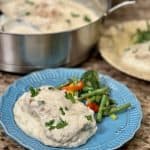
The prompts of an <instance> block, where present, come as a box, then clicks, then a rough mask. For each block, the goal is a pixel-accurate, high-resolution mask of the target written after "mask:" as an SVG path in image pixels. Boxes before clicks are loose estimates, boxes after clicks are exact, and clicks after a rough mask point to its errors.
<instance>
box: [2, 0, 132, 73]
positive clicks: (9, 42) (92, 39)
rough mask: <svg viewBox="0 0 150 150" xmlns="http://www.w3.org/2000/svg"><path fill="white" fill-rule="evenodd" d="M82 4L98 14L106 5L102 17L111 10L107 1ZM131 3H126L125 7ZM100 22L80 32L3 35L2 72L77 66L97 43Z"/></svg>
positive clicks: (100, 0)
mask: <svg viewBox="0 0 150 150" xmlns="http://www.w3.org/2000/svg"><path fill="white" fill-rule="evenodd" d="M79 2H81V3H84V4H86V5H87V6H88V7H90V8H91V9H93V11H95V12H96V13H98V10H99V8H100V5H101V6H102V5H103V7H102V8H103V10H101V11H103V14H105V13H106V12H107V11H108V6H109V3H108V1H106V0H93V1H91V0H79ZM85 2H86V3H85ZM129 3H131V2H129ZM129 3H128V2H126V5H127V4H129ZM98 4H100V5H98ZM120 7H121V6H120ZM101 17H102V15H101V16H100V18H101ZM100 23H101V19H99V20H97V21H96V22H93V23H91V24H89V25H87V26H85V27H82V28H80V29H76V30H73V31H68V32H61V33H55V34H41V35H19V34H18V35H17V34H16V35H15V34H7V33H2V32H0V69H1V70H4V71H10V72H18V73H25V72H29V71H32V70H36V69H43V68H47V67H58V66H73V65H77V64H79V63H80V62H81V61H83V60H84V59H85V58H86V57H87V56H88V54H89V51H90V49H91V47H92V46H93V45H94V44H96V42H97V39H98V36H99V24H100Z"/></svg>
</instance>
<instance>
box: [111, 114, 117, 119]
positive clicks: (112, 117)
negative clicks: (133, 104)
mask: <svg viewBox="0 0 150 150" xmlns="http://www.w3.org/2000/svg"><path fill="white" fill-rule="evenodd" d="M109 116H110V118H111V119H112V120H117V118H118V116H117V115H116V114H111V115H109Z"/></svg>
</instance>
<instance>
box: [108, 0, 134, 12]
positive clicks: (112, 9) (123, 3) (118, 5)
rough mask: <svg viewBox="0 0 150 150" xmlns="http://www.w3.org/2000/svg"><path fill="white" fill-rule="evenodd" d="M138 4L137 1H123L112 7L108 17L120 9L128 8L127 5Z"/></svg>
mask: <svg viewBox="0 0 150 150" xmlns="http://www.w3.org/2000/svg"><path fill="white" fill-rule="evenodd" d="M135 3H136V0H125V1H122V2H120V3H119V4H117V5H115V6H113V7H111V8H110V9H109V10H108V11H107V15H108V14H110V13H112V12H114V11H116V10H118V9H119V8H122V7H124V6H127V5H132V4H135Z"/></svg>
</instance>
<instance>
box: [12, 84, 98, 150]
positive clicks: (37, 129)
mask: <svg viewBox="0 0 150 150" xmlns="http://www.w3.org/2000/svg"><path fill="white" fill-rule="evenodd" d="M40 89H41V90H40V91H39V93H38V95H37V96H35V97H31V93H30V92H26V93H24V94H23V95H22V96H21V97H20V98H19V99H18V100H17V102H16V104H15V106H14V118H15V121H16V123H17V125H18V126H19V127H20V128H21V129H22V130H23V131H24V132H25V133H26V134H28V135H29V136H31V137H33V138H36V139H38V140H39V141H41V142H42V143H44V144H45V145H50V146H54V147H77V146H79V145H82V144H84V143H86V141H87V140H88V139H89V138H90V137H91V136H92V135H94V134H95V132H96V130H97V126H96V121H95V119H94V112H93V111H92V110H90V109H89V108H88V107H86V106H85V105H84V104H83V103H81V102H78V101H76V103H72V102H71V101H70V100H68V99H66V98H65V96H64V92H62V91H59V90H55V89H49V88H48V87H46V86H44V87H41V88H40ZM87 116H90V119H87ZM52 121H53V123H52ZM60 121H61V122H62V121H63V122H65V124H64V126H59V127H60V128H55V126H57V125H58V123H59V122H60ZM46 124H47V125H46ZM48 125H49V126H48ZM52 126H53V127H54V128H52ZM50 127H51V129H50Z"/></svg>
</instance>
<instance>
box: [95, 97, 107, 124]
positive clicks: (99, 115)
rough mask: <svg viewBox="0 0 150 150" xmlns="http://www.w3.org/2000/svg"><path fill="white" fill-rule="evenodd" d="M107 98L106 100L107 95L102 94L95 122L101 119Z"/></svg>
mask: <svg viewBox="0 0 150 150" xmlns="http://www.w3.org/2000/svg"><path fill="white" fill-rule="evenodd" d="M107 100H108V97H107V95H103V97H102V100H101V104H100V106H99V111H98V113H97V116H96V120H97V122H101V121H102V117H103V112H104V110H103V108H104V107H105V105H106V102H107Z"/></svg>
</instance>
